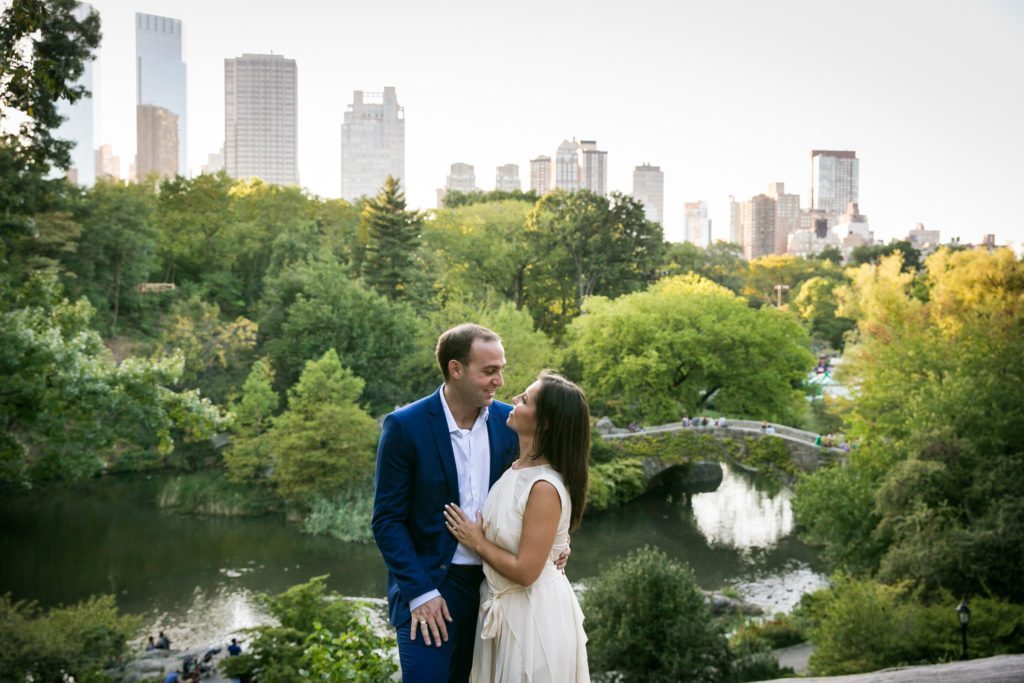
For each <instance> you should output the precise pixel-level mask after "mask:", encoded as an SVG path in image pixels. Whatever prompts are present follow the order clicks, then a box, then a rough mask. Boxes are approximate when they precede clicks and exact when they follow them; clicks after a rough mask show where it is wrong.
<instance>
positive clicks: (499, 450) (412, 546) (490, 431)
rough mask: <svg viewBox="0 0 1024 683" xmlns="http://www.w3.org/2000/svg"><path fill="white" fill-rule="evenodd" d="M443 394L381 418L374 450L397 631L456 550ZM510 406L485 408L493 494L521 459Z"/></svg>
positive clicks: (381, 539) (378, 523)
mask: <svg viewBox="0 0 1024 683" xmlns="http://www.w3.org/2000/svg"><path fill="white" fill-rule="evenodd" d="M440 391H441V390H440V389H438V390H437V391H435V392H434V393H433V394H431V395H430V396H427V397H426V398H422V399H420V400H418V401H416V402H415V403H411V404H409V405H407V406H405V407H403V408H400V409H399V410H396V411H395V412H393V413H391V414H390V415H388V416H387V417H386V418H384V428H383V431H382V432H381V435H380V443H379V444H378V445H377V473H376V476H375V479H374V499H373V523H372V526H373V536H374V538H375V539H376V541H377V546H378V547H379V548H380V552H381V554H382V555H383V556H384V564H385V565H387V568H388V607H389V608H390V609H389V611H390V616H391V623H392V624H393V625H395V626H401V625H402V624H404V623H406V622H407V621H409V618H410V616H409V601H410V600H413V599H415V598H417V597H419V596H421V595H423V594H425V593H428V592H430V591H432V590H435V589H437V588H438V587H439V586H440V585H441V582H442V581H443V580H444V577H445V575H446V574H447V573H448V568H449V567H450V566H451V560H452V556H453V555H454V554H455V548H456V547H457V546H458V542H457V541H456V540H455V539H454V538H453V537H452V535H451V534H450V533H449V532H448V529H447V528H445V525H444V514H443V511H444V506H445V504H447V503H452V502H454V503H458V504H461V502H462V501H460V500H459V481H458V472H457V470H456V468H455V453H454V452H453V451H452V441H451V436H450V435H449V433H448V422H447V420H445V416H444V407H443V406H442V405H441V395H440ZM511 409H512V406H510V405H508V404H507V403H501V402H498V401H494V402H492V403H491V405H490V406H489V407H488V416H487V437H488V440H489V442H490V448H491V476H490V482H489V483H488V489H490V487H491V486H493V485H494V482H496V481H497V480H498V478H499V477H500V476H501V475H502V473H503V472H504V471H505V470H506V469H507V468H508V467H509V466H510V465H511V464H512V462H513V461H514V460H515V459H516V458H517V457H518V454H519V438H518V436H516V433H515V432H513V431H512V430H511V429H509V427H508V426H507V425H506V424H505V420H506V419H508V414H509V412H510V410H511Z"/></svg>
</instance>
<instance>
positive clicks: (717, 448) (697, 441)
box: [614, 430, 739, 465]
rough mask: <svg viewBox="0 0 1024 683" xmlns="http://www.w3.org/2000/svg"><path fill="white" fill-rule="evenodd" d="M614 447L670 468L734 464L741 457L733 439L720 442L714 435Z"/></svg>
mask: <svg viewBox="0 0 1024 683" xmlns="http://www.w3.org/2000/svg"><path fill="white" fill-rule="evenodd" d="M614 443H615V445H616V446H617V447H618V448H619V449H621V451H622V452H623V453H624V454H625V455H627V456H630V457H634V458H658V459H659V460H661V461H662V462H664V463H666V464H677V465H681V464H685V463H689V462H693V461H695V460H709V461H718V462H722V461H725V460H733V459H737V456H738V453H739V448H738V447H737V444H736V443H735V442H734V441H732V439H719V438H718V437H716V436H715V435H714V434H705V433H702V432H700V431H697V430H683V431H677V432H669V433H668V434H643V435H639V436H630V437H627V438H625V439H619V440H617V441H616V442H614Z"/></svg>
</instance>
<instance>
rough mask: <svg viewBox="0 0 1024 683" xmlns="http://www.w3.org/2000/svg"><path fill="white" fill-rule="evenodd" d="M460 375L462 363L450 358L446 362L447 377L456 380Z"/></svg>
mask: <svg viewBox="0 0 1024 683" xmlns="http://www.w3.org/2000/svg"><path fill="white" fill-rule="evenodd" d="M461 374H462V363H460V362H459V361H457V360H455V359H454V358H452V359H451V360H450V361H448V376H449V377H454V378H456V379H458V378H459V376H460V375H461Z"/></svg>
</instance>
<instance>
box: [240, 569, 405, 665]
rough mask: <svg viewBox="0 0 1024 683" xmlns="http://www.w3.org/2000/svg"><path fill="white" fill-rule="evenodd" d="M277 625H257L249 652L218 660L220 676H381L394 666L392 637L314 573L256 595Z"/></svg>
mask: <svg viewBox="0 0 1024 683" xmlns="http://www.w3.org/2000/svg"><path fill="white" fill-rule="evenodd" d="M260 600H261V602H263V604H264V605H266V607H267V609H268V611H269V612H270V614H271V615H272V616H273V617H274V618H275V619H277V621H278V623H279V624H280V625H279V626H260V627H257V628H254V629H251V632H252V633H253V636H254V637H253V639H252V643H251V645H250V646H249V651H248V652H246V653H245V654H242V655H239V656H237V657H229V658H227V659H225V660H223V661H222V662H221V664H220V668H221V669H222V673H223V674H224V675H225V676H229V677H232V678H238V677H242V676H248V677H252V678H254V679H256V680H259V681H261V683H298V682H299V681H308V680H309V677H310V674H311V673H314V672H315V675H314V678H316V679H318V680H327V681H367V682H369V681H382V680H388V679H389V678H390V676H391V675H392V674H393V673H394V672H395V671H397V666H395V664H394V662H392V661H391V659H390V657H389V656H388V652H389V650H390V649H391V648H392V647H394V639H391V638H381V637H379V636H377V635H375V634H374V632H373V629H372V627H371V626H370V625H369V624H368V623H367V621H366V619H365V618H364V617H361V616H360V614H359V611H358V608H357V607H356V606H355V605H354V604H353V603H352V602H350V601H348V600H345V599H344V598H342V597H341V596H340V595H338V594H337V593H334V592H328V591H327V577H326V576H318V577H314V578H312V579H310V580H309V581H308V582H306V583H304V584H299V585H297V586H292V587H291V588H289V589H288V590H286V591H285V592H284V593H281V594H280V595H277V596H268V595H263V596H260Z"/></svg>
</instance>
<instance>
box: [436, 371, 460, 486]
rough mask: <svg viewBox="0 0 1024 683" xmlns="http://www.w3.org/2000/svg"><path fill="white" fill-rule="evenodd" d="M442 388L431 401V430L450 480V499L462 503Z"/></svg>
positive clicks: (445, 472) (447, 478)
mask: <svg viewBox="0 0 1024 683" xmlns="http://www.w3.org/2000/svg"><path fill="white" fill-rule="evenodd" d="M440 392H441V390H440V389H438V390H437V392H436V393H435V394H434V396H433V400H431V401H430V411H429V412H430V415H429V417H428V421H429V422H430V432H431V434H433V436H434V444H435V445H436V446H437V455H438V459H439V460H440V461H441V467H442V468H443V469H444V476H445V480H446V481H447V482H448V494H449V496H448V497H449V500H453V501H455V502H456V504H458V505H461V504H462V500H461V499H460V498H459V472H458V470H457V469H456V468H455V451H453V450H452V437H451V434H449V433H448V421H447V420H446V419H445V417H444V408H443V407H442V406H441V393H440Z"/></svg>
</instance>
